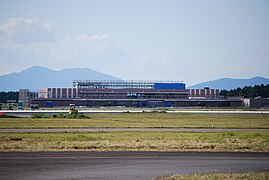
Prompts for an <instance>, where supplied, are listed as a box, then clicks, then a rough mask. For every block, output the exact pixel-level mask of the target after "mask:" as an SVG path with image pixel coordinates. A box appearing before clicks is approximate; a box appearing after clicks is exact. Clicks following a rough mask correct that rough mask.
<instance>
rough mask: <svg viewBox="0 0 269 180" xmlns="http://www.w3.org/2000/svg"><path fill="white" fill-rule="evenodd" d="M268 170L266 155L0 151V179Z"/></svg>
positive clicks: (139, 176) (140, 176) (145, 176)
mask: <svg viewBox="0 0 269 180" xmlns="http://www.w3.org/2000/svg"><path fill="white" fill-rule="evenodd" d="M268 170H269V153H196V152H187V153H176V152H35V153H33V152H28V153H21V152H6V153H5V152H0V179H27V180H28V179H72V178H74V179H152V178H154V177H158V176H168V175H173V174H192V173H210V172H248V171H268Z"/></svg>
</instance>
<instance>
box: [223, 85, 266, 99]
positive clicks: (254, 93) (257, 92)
mask: <svg viewBox="0 0 269 180" xmlns="http://www.w3.org/2000/svg"><path fill="white" fill-rule="evenodd" d="M219 94H220V95H221V96H224V97H234V96H242V97H245V98H251V97H258V96H261V97H269V84H267V85H264V84H261V85H255V86H254V87H251V86H245V87H243V88H237V89H232V90H229V91H228V90H225V89H223V90H221V91H220V93H219Z"/></svg>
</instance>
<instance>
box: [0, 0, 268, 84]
mask: <svg viewBox="0 0 269 180" xmlns="http://www.w3.org/2000/svg"><path fill="white" fill-rule="evenodd" d="M0 61H1V65H0V75H3V74H8V73H11V72H18V71H21V70H24V69H26V68H28V67H30V66H34V65H38V66H46V67H49V68H51V69H55V70H60V69H64V68H73V67H79V68H91V69H93V70H97V71H100V72H104V73H107V74H110V75H113V76H116V77H119V78H122V79H137V80H140V79H142V80H158V79H160V80H183V81H184V82H186V83H187V85H192V84H195V83H198V82H201V81H206V80H213V79H217V78H222V77H231V78H250V77H254V76H265V77H267V78H268V77H269V1H268V0H264V1H263V0H230V1H229V0H185V1H182V0H161V1H158V0H122V1H120V0H106V1H104V0H85V1H82V0H73V1H68V0H45V1H44V0H0ZM85 79H87V78H85Z"/></svg>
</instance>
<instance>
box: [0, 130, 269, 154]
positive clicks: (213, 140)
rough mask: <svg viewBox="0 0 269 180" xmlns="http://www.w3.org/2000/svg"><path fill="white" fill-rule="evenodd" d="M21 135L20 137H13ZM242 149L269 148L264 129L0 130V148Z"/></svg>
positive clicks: (264, 149)
mask: <svg viewBox="0 0 269 180" xmlns="http://www.w3.org/2000/svg"><path fill="white" fill-rule="evenodd" d="M16 138H21V140H12V139H16ZM64 150H65V151H66V150H67V151H76V150H89V151H90V150H99V151H141V150H143V151H233V152H236V151H241V152H253V151H256V152H269V134H268V133H266V132H234V133H189V132H188V133H177V132H139V131H126V132H124V131H118V132H95V133H1V134H0V151H64Z"/></svg>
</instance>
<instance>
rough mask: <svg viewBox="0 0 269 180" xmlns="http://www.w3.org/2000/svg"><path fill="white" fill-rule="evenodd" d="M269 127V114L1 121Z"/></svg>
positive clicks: (9, 121) (2, 123)
mask: <svg viewBox="0 0 269 180" xmlns="http://www.w3.org/2000/svg"><path fill="white" fill-rule="evenodd" d="M211 125H214V127H215V128H269V114H191V113H116V114H90V115H88V118H86V119H64V118H0V128H209V127H211Z"/></svg>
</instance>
